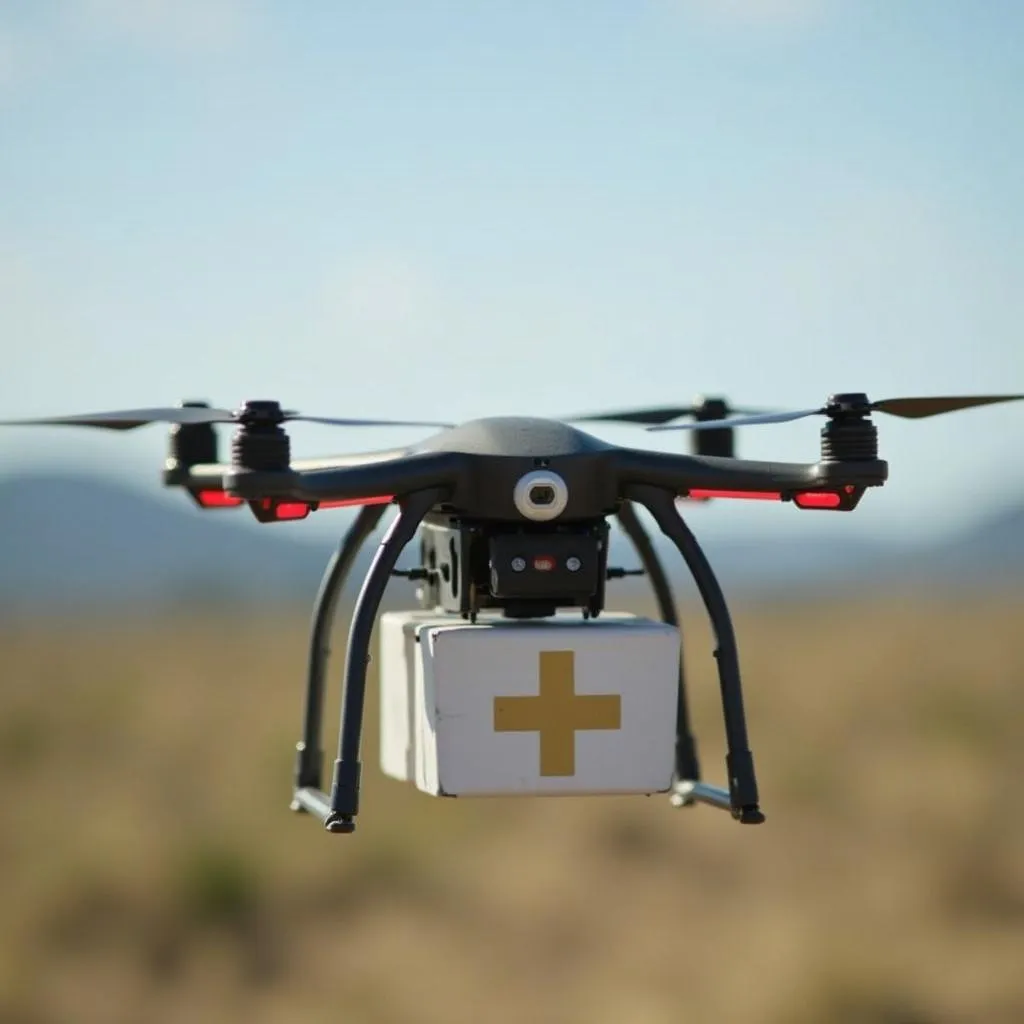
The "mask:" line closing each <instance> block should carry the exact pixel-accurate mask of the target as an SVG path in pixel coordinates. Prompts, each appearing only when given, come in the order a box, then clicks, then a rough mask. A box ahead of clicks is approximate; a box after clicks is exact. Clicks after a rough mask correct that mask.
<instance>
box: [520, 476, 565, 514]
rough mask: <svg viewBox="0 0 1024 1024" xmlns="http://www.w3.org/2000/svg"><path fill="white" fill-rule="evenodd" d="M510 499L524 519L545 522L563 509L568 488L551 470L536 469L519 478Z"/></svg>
mask: <svg viewBox="0 0 1024 1024" xmlns="http://www.w3.org/2000/svg"><path fill="white" fill-rule="evenodd" d="M512 500H513V501H514V502H515V506H516V511H517V512H518V513H519V514H520V515H521V516H522V517H523V518H524V519H530V520H532V521H533V522H535V523H546V522H549V521H550V520H552V519H557V518H558V517H559V516H560V515H561V514H562V513H563V512H564V511H565V509H566V507H567V506H568V504H569V488H568V486H567V484H566V482H565V481H564V480H563V479H562V478H561V477H560V476H559V475H558V474H557V473H555V472H553V471H552V470H550V469H536V470H534V471H533V472H531V473H527V474H526V475H525V476H521V477H520V478H519V480H518V481H517V482H516V486H515V489H514V490H513V492H512Z"/></svg>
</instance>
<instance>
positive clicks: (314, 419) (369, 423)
mask: <svg viewBox="0 0 1024 1024" xmlns="http://www.w3.org/2000/svg"><path fill="white" fill-rule="evenodd" d="M285 419H286V420H292V421H298V422H300V423H321V424H325V425H327V426H334V427H441V428H446V427H449V428H450V427H454V426H455V424H454V423H431V422H427V421H422V420H345V419H335V418H333V417H330V416H299V415H298V414H296V415H288V414H285Z"/></svg>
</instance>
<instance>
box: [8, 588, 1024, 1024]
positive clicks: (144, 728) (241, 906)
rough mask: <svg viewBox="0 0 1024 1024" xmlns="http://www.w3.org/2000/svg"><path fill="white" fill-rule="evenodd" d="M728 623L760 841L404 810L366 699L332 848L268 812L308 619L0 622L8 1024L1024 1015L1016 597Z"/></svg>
mask: <svg viewBox="0 0 1024 1024" xmlns="http://www.w3.org/2000/svg"><path fill="white" fill-rule="evenodd" d="M736 620H737V626H738V629H739V631H740V632H739V636H740V650H741V657H742V661H743V666H744V670H745V680H746V688H747V695H748V715H749V724H750V729H751V737H752V746H753V749H754V754H755V758H756V763H757V766H758V771H759V780H760V783H761V790H762V801H763V807H764V809H765V811H766V813H767V815H768V822H767V823H766V824H765V825H763V826H761V827H760V828H744V827H741V826H739V825H737V824H736V823H734V822H732V821H731V820H730V819H729V818H728V817H727V816H726V815H724V814H722V813H721V812H719V811H715V810H712V809H710V808H697V809H690V810H683V811H676V810H673V809H672V808H671V807H670V806H669V804H668V801H667V798H664V797H658V798H651V799H646V800H645V799H642V798H634V799H626V800H547V801H510V802H480V803H472V802H460V801H439V800H435V799H432V798H430V797H427V796H422V795H419V794H417V793H416V792H415V791H414V790H411V789H408V788H406V787H404V786H402V785H400V784H398V783H393V782H391V781H390V780H386V779H383V778H382V777H381V776H380V774H379V772H378V770H377V767H376V754H377V743H376V732H375V729H376V714H375V707H374V706H372V705H371V708H370V715H369V719H368V723H367V734H368V743H367V747H366V751H365V755H364V762H365V763H366V764H367V767H366V769H365V774H366V780H365V784H364V801H363V811H362V814H361V817H360V819H359V830H358V831H357V833H356V834H355V835H354V836H347V837H346V836H340V837H336V836H329V835H327V834H326V833H325V832H323V831H322V829H321V828H320V827H319V825H318V824H317V823H315V822H314V821H313V820H312V819H310V818H307V817H302V816H298V815H294V814H292V813H290V812H289V810H288V802H289V797H290V788H289V787H290V781H291V771H292V761H293V749H294V743H295V741H296V740H297V738H298V729H299V722H300V714H301V688H302V684H303V670H304V665H305V644H306V629H307V623H306V616H305V610H302V611H300V612H299V613H296V614H295V615H294V616H292V617H290V618H289V619H288V620H287V621H285V622H284V623H283V624H281V623H275V622H273V621H267V620H261V619H246V620H243V619H241V618H238V619H231V618H225V619H224V620H223V621H220V622H215V623H210V622H201V621H198V620H197V621H190V620H189V619H187V618H184V617H182V618H175V619H173V620H166V621H154V622H146V623H141V624H140V623H139V622H133V623H131V624H130V625H119V624H118V623H116V622H110V621H105V622H96V623H88V624H86V623H79V624H78V625H76V626H74V627H68V626H66V625H61V626H59V627H58V628H57V629H56V630H55V632H54V633H53V634H51V633H50V632H49V631H48V630H47V627H46V624H44V623H17V624H16V623H8V624H7V625H6V626H4V627H0V666H2V668H0V801H2V813H0V1021H2V1022H3V1024H14V1022H17V1024H51V1022H52V1024H71V1022H74V1024H92V1022H97V1024H99V1022H103V1024H119V1022H122V1021H123V1022H126V1024H127V1022H132V1024H140V1022H185V1021H188V1022H197V1021H210V1022H213V1021H227V1020H235V1021H242V1020H244V1021H246V1022H247V1024H263V1022H275V1024H276V1022H289V1024H305V1022H310V1024H319V1022H327V1021H331V1022H339V1021H343V1022H344V1024H362V1022H366V1024H371V1022H372V1024H398V1022H402V1024H405V1022H422V1024H435V1022H437V1024H441V1022H444V1024H458V1022H464V1021H465V1022H481V1024H482V1022H487V1024H505V1022H509V1024H512V1022H515V1024H523V1022H527V1021H530V1022H538V1024H540V1022H549V1021H550V1022H565V1024H576V1022H587V1024H605V1022H608V1024H613V1022H614V1024H621V1022H629V1024H663V1022H664V1024H687V1022H695V1024H713V1022H715V1024H717V1022H725V1021H728V1022H730V1024H754V1022H757V1024H946V1022H968V1021H969V1022H983V1024H1011V1022H1014V1024H1016V1022H1020V1021H1024V788H1022V787H1024V600H1021V599H1019V598H1018V599H1016V600H1009V601H1007V600H1003V599H996V598H992V599H986V600H980V599H970V600H968V599H962V600H961V601H960V602H955V601H953V600H952V599H950V600H942V599H940V598H938V597H933V598H932V599H931V600H928V601H925V602H923V603H917V602H916V601H914V600H911V599H900V598H896V597H892V598H890V599H889V600H887V601H883V602H874V603H868V602H863V603H859V604H854V603H850V604H847V605H828V606H826V605H817V606H810V605H808V606H800V605H784V604H777V605H773V606H770V607H761V608H746V609H739V610H738V611H737V612H736ZM688 622H689V624H690V625H689V634H690V637H689V639H690V651H689V666H690V677H691V682H692V689H693V692H694V698H695V703H696V713H697V721H698V727H699V735H700V737H701V739H702V742H701V756H702V761H703V763H704V765H705V771H706V775H707V777H708V778H709V779H710V780H712V781H718V782H720V781H721V780H722V778H723V770H722V769H723V745H722V739H721V732H722V729H721V720H720V714H719V706H718V696H717V684H716V681H715V677H714V675H713V669H712V662H711V657H710V649H711V644H710V639H709V637H708V634H707V630H706V628H705V626H704V621H703V618H702V617H701V616H700V615H698V614H696V612H693V611H691V612H690V614H689V615H688ZM340 646H341V644H340V641H339V647H340ZM335 658H336V661H335V669H336V670H335V672H334V674H333V675H334V679H335V682H336V683H337V677H338V672H339V671H340V664H341V662H340V650H339V651H336V653H335ZM333 697H334V700H333V702H332V704H331V710H330V715H329V717H328V727H329V732H328V735H327V742H326V745H327V747H328V749H329V750H331V748H332V747H333V744H334V742H335V739H336V728H337V725H336V708H337V694H336V693H335V694H334V695H333Z"/></svg>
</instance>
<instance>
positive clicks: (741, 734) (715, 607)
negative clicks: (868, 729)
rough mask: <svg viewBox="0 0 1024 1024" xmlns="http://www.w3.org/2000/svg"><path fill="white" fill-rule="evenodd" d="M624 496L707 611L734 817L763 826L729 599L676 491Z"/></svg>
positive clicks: (645, 489) (635, 491)
mask: <svg viewBox="0 0 1024 1024" xmlns="http://www.w3.org/2000/svg"><path fill="white" fill-rule="evenodd" d="M626 496H627V497H628V498H629V499H630V500H632V501H636V502H638V503H640V504H641V505H643V506H645V507H646V508H647V510H648V511H649V512H650V513H651V515H652V516H653V517H654V520H655V522H656V523H657V524H658V526H659V528H660V529H661V532H662V533H663V534H665V536H666V537H668V539H669V540H671V541H672V543H673V544H675V546H676V547H677V548H678V549H679V553H680V554H681V555H682V556H683V559H684V560H685V562H686V564H687V566H688V567H689V569H690V572H691V574H692V575H693V579H694V582H695V583H696V584H697V589H698V590H699V591H700V595H701V597H702V599H703V601H704V604H705V607H706V608H707V611H708V617H709V618H710V619H711V625H712V627H713V629H714V632H715V639H716V642H717V649H716V651H715V658H716V660H717V662H718V678H719V685H720V688H721V694H722V714H723V717H724V719H725V734H726V741H727V745H728V755H727V757H726V767H727V770H728V774H729V803H730V807H731V810H732V814H733V817H735V818H737V819H738V820H739V821H740V822H742V823H744V824H759V823H760V822H762V821H764V815H763V814H762V813H761V809H760V807H759V805H758V803H759V801H758V793H757V780H756V778H755V775H754V759H753V756H752V755H751V753H750V750H749V748H748V741H747V726H746V720H745V715H744V710H743V690H742V684H741V682H740V667H739V655H738V652H737V648H736V636H735V633H734V632H733V627H732V619H731V617H730V615H729V607H728V605H727V604H726V600H725V595H724V594H723V593H722V588H721V586H720V585H719V583H718V579H717V577H716V576H715V573H714V570H713V569H712V568H711V565H710V563H709V562H708V560H707V557H706V556H705V555H704V552H703V551H702V550H701V547H700V545H699V544H698V543H697V538H696V537H694V535H693V533H691V531H690V529H689V527H687V525H686V524H685V523H684V522H683V520H682V518H681V517H680V516H679V514H678V512H677V511H676V507H675V500H674V499H675V493H674V491H673V490H669V489H666V488H659V487H651V486H642V485H640V486H634V487H631V488H628V489H627V492H626Z"/></svg>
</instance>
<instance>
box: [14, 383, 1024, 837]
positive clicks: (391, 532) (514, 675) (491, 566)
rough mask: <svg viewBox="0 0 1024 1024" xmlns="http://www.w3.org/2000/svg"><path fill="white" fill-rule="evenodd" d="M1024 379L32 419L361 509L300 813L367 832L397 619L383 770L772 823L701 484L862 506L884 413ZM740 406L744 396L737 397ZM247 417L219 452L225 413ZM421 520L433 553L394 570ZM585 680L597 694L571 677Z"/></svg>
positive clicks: (452, 788)
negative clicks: (703, 643) (359, 443)
mask: <svg viewBox="0 0 1024 1024" xmlns="http://www.w3.org/2000/svg"><path fill="white" fill-rule="evenodd" d="M1021 399H1024V395H988V396H966V397H936V398H897V399H888V400H883V401H870V400H869V399H868V396H867V395H866V394H863V393H841V394H834V395H832V396H830V397H829V398H828V400H827V401H826V402H825V403H824V404H823V405H820V406H817V407H813V408H807V409H802V410H796V411H786V412H775V411H762V410H753V411H750V410H745V409H744V410H734V409H731V408H730V407H729V405H728V403H727V402H725V401H724V400H722V399H702V400H698V402H696V403H695V404H691V405H683V406H671V407H663V408H650V409H635V410H622V411H618V412H608V413H596V414H589V415H580V416H570V417H565V418H560V419H545V418H534V417H489V418H482V419H476V420H471V421H469V422H464V423H459V424H451V423H432V422H422V421H405V420H358V419H338V418H331V417H318V416H305V415H302V414H300V413H298V412H294V411H288V410H285V409H283V408H282V407H281V405H280V404H279V403H278V402H276V401H266V400H259V401H257V400H250V401H246V402H244V403H242V404H241V405H240V406H239V407H238V408H236V409H218V408H211V407H210V406H209V405H207V404H206V403H203V402H183V403H181V404H180V405H178V406H175V407H170V408H159V409H137V410H130V411H122V412H112V413H92V414H85V415H77V416H62V417H51V418H46V419H32V420H8V421H0V425H5V426H28V425H43V426H59V425H73V426H83V427H93V428H102V429H109V430H115V431H117V430H122V431H123V430H132V429H135V428H137V427H141V426H144V425H147V424H151V423H165V424H170V425H171V426H170V432H169V452H168V457H167V460H166V463H165V466H164V472H163V483H164V485H165V486H167V487H170V488H177V489H180V490H183V491H185V492H186V493H187V495H188V496H189V497H190V498H191V499H192V500H193V501H194V502H195V504H196V505H198V506H199V507H200V508H201V509H217V508H232V507H243V506H244V507H248V509H249V510H250V511H251V513H252V514H253V515H254V516H255V518H256V519H257V520H258V521H259V522H261V523H279V522H287V521H296V520H302V519H305V518H306V517H307V516H309V515H310V514H311V513H313V512H316V511H318V510H321V509H330V508H339V507H353V508H358V512H357V514H356V515H355V517H354V519H353V520H352V522H351V524H350V525H349V527H348V529H347V531H346V532H345V534H344V537H343V539H342V540H341V542H340V545H339V546H338V548H337V549H336V551H335V553H334V555H333V557H332V558H331V560H330V562H329V564H328V566H327V568H326V571H325V573H324V576H323V579H322V581H321V584H320V588H319V591H318V593H317V595H316V599H315V602H314V609H313V621H312V633H311V638H310V646H309V658H308V664H307V681H306V693H305V707H304V714H303V727H302V739H301V741H300V742H299V743H298V744H297V757H296V763H295V770H294V778H293V785H292V793H293V796H292V803H291V807H292V809H293V810H294V811H297V812H302V813H305V814H308V815H311V816H313V817H315V818H317V819H319V821H320V822H321V824H322V825H323V826H324V828H325V829H326V830H327V831H328V832H329V833H332V834H350V833H352V832H354V831H355V827H356V818H357V816H358V814H359V808H360V781H361V774H362V764H361V761H360V751H361V743H362V732H363V709H364V702H365V696H366V689H367V670H368V665H369V664H370V661H371V637H372V634H373V631H374V628H375V626H376V625H377V624H378V619H379V621H380V627H381V628H380V634H381V639H380V658H381V665H380V680H381V698H382V699H381V716H382V753H381V759H382V767H383V768H384V770H385V772H386V773H387V774H389V775H392V776H394V777H395V778H399V779H404V780H407V781H414V782H415V783H416V785H417V786H418V787H419V788H420V789H422V790H424V791H425V792H428V793H432V794H434V795H439V796H462V795H467V796H473V795H482V796H494V795H573V794H614V793H641V794H644V795H652V794H654V793H662V794H665V793H668V794H669V797H670V800H671V803H672V804H673V805H674V806H677V807H682V806H689V805H692V804H704V805H709V806H712V807H717V808H720V809H722V810H725V811H727V812H729V814H730V815H731V817H732V818H733V819H735V820H736V821H738V822H740V823H741V824H760V823H762V822H764V821H765V815H764V813H763V812H762V810H761V805H760V797H759V793H758V786H757V780H756V776H755V770H754V759H753V755H752V753H751V750H750V746H749V742H748V735H747V725H746V721H745V713H744V702H743V690H742V683H741V675H740V663H739V656H738V648H737V641H736V636H735V633H734V630H733V625H732V621H731V617H730V612H729V607H728V604H727V601H726V598H725V596H724V594H723V591H722V588H721V586H720V584H719V581H718V579H717V577H716V575H715V573H714V570H713V569H712V566H711V564H710V563H709V561H708V559H707V557H706V556H705V554H704V551H703V549H702V548H701V546H700V544H699V543H698V541H697V539H696V537H695V536H694V534H693V532H692V531H691V530H690V528H689V526H688V525H687V523H686V520H685V518H684V515H683V512H682V511H681V509H682V507H683V503H685V502H686V501H709V500H718V499H723V498H726V499H729V498H735V499H755V500H761V501H766V500H767V501H776V502H788V503H790V504H792V505H793V506H795V507H796V508H797V509H801V510H824V511H837V512H850V511H853V510H854V509H856V508H857V507H858V505H859V504H860V502H861V499H862V498H863V496H864V495H865V494H866V492H867V491H868V489H870V488H877V487H881V486H883V485H884V484H885V483H886V481H887V479H888V475H889V471H888V464H887V463H886V462H885V461H884V460H882V459H881V458H879V449H878V429H877V427H876V425H875V423H874V422H873V420H872V414H873V413H885V414H889V415H893V416H897V417H902V418H907V419H920V418H926V417H931V416H935V415H939V414H943V413H948V412H953V411H957V410H962V409H969V408H973V407H978V406H985V405H990V404H995V403H999V402H1008V401H1018V400H1021ZM737 411H738V412H739V413H740V415H734V413H736V412H737ZM813 416H817V417H823V418H824V423H823V425H822V427H821V430H820V456H819V458H818V459H817V460H816V461H814V462H806V463H801V462H770V461H751V460H744V459H740V458H737V457H736V455H735V447H734V435H733V431H734V430H735V429H736V428H740V427H747V426H754V425H758V424H772V423H786V422H791V421H795V420H799V419H803V418H808V417H813ZM289 422H307V423H318V424H324V425H335V426H350V427H358V426H407V427H424V428H434V429H435V432H434V433H431V434H429V435H428V436H426V437H425V438H424V439H423V440H420V441H418V442H416V443H414V444H410V445H407V446H404V447H399V448H392V449H388V450H383V451H371V452H363V453H358V454H346V455H339V456H332V457H328V458H320V459H293V458H292V454H291V442H290V438H289V436H288V434H287V432H286V424H287V423H289ZM588 422H591V423H595V422H609V423H612V422H618V423H623V424H634V425H637V426H639V427H641V428H643V429H644V430H645V431H655V432H656V431H689V432H691V437H693V438H694V449H695V450H694V451H692V452H691V453H689V454H682V453H674V452H663V451H655V450H649V449H646V448H643V447H625V446H620V445H616V444H612V443H610V442H608V441H605V440H602V439H599V438H598V437H596V436H594V435H592V434H591V433H588V432H587V431H586V430H584V429H583V428H581V427H579V426H576V425H575V424H577V423H588ZM219 424H230V425H232V426H233V427H234V428H235V430H234V433H233V436H232V438H231V446H230V459H229V461H226V462H225V461H222V460H221V458H220V454H219V450H218V438H217V436H216V433H215V429H214V428H215V426H216V425H219ZM390 506H396V507H397V515H396V516H395V517H394V519H393V520H392V522H391V524H390V525H389V526H388V528H387V529H386V530H385V532H384V535H383V537H382V539H381V540H380V542H379V544H378V545H377V547H376V551H375V553H374V555H373V558H372V561H371V563H370V566H369V569H368V571H367V574H366V576H365V578H364V580H363V582H362V586H361V587H360V589H359V592H358V596H357V598H356V601H355V605H354V608H353V612H352V617H351V621H350V624H349V631H348V643H347V648H346V653H345V664H344V687H343V698H342V702H341V716H340V722H339V736H338V747H337V757H336V759H335V760H334V765H333V777H332V779H331V784H330V788H329V790H325V789H324V787H323V779H322V771H323V761H324V750H323V736H322V734H323V703H324V694H325V683H326V675H327V666H328V660H329V654H330V644H329V637H330V633H331V630H332V626H333V621H334V617H335V612H336V609H337V604H338V598H339V595H340V593H341V591H342V588H343V587H344V586H345V584H346V581H347V580H348V578H349V576H350V575H351V571H352V568H353V565H354V563H355V560H356V557H357V555H358V554H359V551H360V549H361V548H362V547H363V545H364V544H366V542H367V541H368V540H369V538H370V536H371V535H372V534H373V532H374V531H375V529H376V528H377V526H378V524H379V523H380V522H381V519H382V518H383V516H384V514H385V512H386V511H387V509H388V508H389V507H390ZM640 509H643V510H646V512H647V513H648V514H649V515H650V517H651V518H652V519H653V521H654V523H655V524H656V526H657V528H658V529H659V530H660V531H661V533H662V534H663V535H664V536H665V537H666V538H667V539H668V541H670V542H671V543H672V545H674V547H675V548H676V549H677V550H678V552H679V554H680V555H681V557H682V559H683V561H684V562H685V564H686V566H687V568H688V570H689V572H690V574H691V575H692V577H693V580H694V582H695V583H696V586H697V589H698V591H699V593H700V596H701V599H702V602H703V604H704V607H705V610H706V612H707V615H708V618H709V620H710V623H711V626H712V630H713V634H714V638H715V644H716V649H715V652H714V657H715V661H716V670H717V675H718V681H719V686H720V694H721V705H722V716H723V721H724V728H725V738H726V744H727V754H726V758H725V760H726V765H725V768H726V773H727V779H728V783H727V786H725V787H719V786H715V785H712V784H709V783H708V782H706V781H704V779H703V776H702V770H701V766H700V763H699V760H698V756H697V745H696V741H695V739H694V736H693V734H692V729H691V723H690V714H689V709H688V701H687V688H686V678H685V676H686V673H685V671H684V664H683V656H682V655H683V643H682V633H681V630H680V624H679V619H678V615H677V610H676V602H675V598H674V595H673V592H672V589H671V587H670V585H669V581H668V576H667V574H666V572H665V568H664V565H663V564H662V562H661V559H660V558H659V556H658V554H657V552H656V550H655V546H654V544H653V541H652V538H651V536H650V534H649V533H648V532H647V530H646V529H645V527H644V526H643V524H642V522H641V519H640V517H639V515H638V510H640ZM611 519H615V520H616V521H617V522H618V524H619V526H620V527H621V529H622V531H623V532H624V533H625V534H626V536H627V537H628V538H629V540H630V541H631V543H632V546H633V548H634V549H635V551H636V554H637V556H638V559H639V561H640V564H641V566H642V568H641V569H640V570H639V571H638V572H639V573H640V574H645V575H647V577H648V578H649V581H650V584H651V587H652V589H653V591H654V596H655V599H656V605H657V609H658V619H657V620H653V619H645V618H642V617H639V616H631V615H628V614H626V613H615V612H608V611H607V610H606V608H605V603H606V582H607V581H609V580H614V579H617V578H621V577H622V576H624V575H628V574H630V573H629V572H628V571H627V570H623V569H616V568H614V567H611V566H609V565H608V538H609V531H610V525H611V524H610V520H611ZM417 537H418V547H419V560H420V564H419V565H418V566H417V567H415V568H413V569H409V570H399V569H397V568H396V566H397V563H398V560H399V557H400V555H401V554H402V552H403V550H404V549H405V548H406V547H407V546H408V545H409V544H410V543H411V542H413V541H414V539H417ZM393 576H404V577H406V578H408V579H411V580H415V581H417V583H418V584H419V586H418V589H417V599H418V605H419V607H418V608H416V609H409V610H404V611H399V612H387V613H383V614H380V615H379V614H378V613H379V612H380V605H381V601H382V599H383V596H384V593H385V589H386V587H387V584H388V582H389V580H390V578H392V577H393ZM578 684H579V685H585V686H586V689H587V690H588V692H587V693H586V694H580V693H577V692H576V689H577V688H578Z"/></svg>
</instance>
